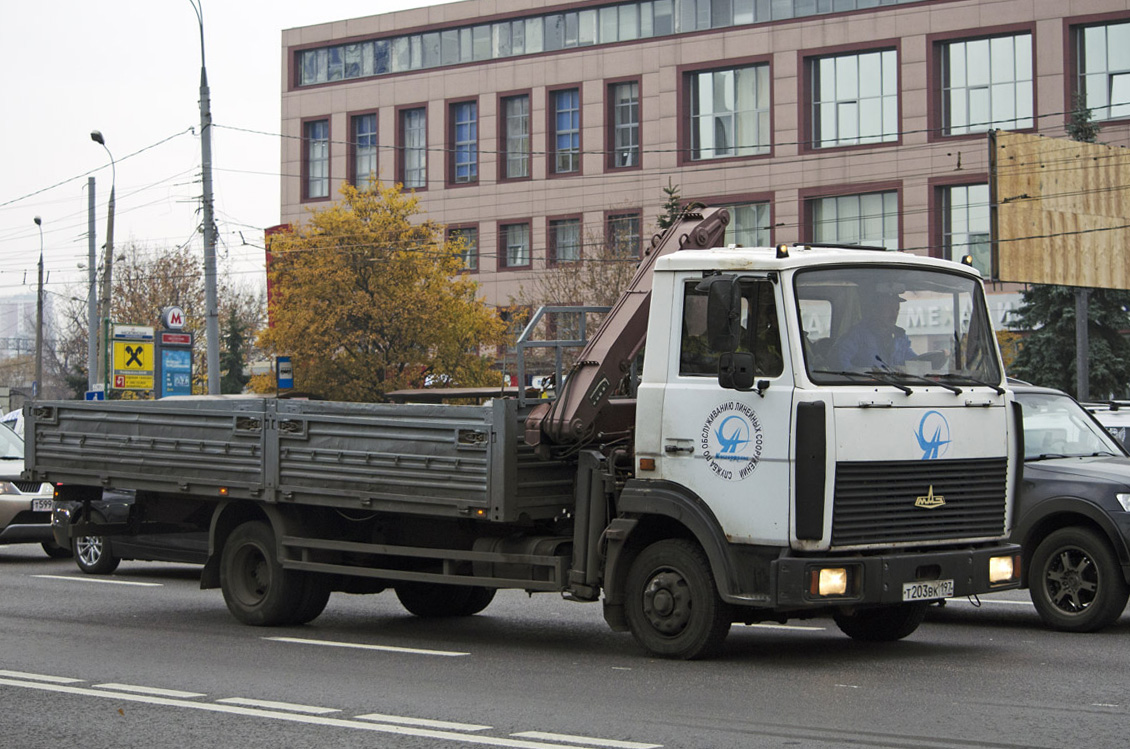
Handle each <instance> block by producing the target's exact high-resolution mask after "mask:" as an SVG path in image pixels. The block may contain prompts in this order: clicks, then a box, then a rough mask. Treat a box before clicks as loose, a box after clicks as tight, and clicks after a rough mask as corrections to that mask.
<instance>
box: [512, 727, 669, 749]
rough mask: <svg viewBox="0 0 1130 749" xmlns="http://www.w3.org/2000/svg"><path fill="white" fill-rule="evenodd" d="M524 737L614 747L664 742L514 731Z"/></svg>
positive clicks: (649, 748)
mask: <svg viewBox="0 0 1130 749" xmlns="http://www.w3.org/2000/svg"><path fill="white" fill-rule="evenodd" d="M510 735H511V736H517V737H518V738H522V739H543V740H545V741H561V742H568V743H570V744H582V745H584V746H607V747H613V748H614V749H659V747H661V746H663V745H662V744H640V743H638V742H636V741H617V740H616V739H594V738H589V737H588V736H570V735H569V734H567V733H544V732H542V731H523V732H522V733H512V734H510Z"/></svg>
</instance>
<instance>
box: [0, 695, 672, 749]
mask: <svg viewBox="0 0 1130 749" xmlns="http://www.w3.org/2000/svg"><path fill="white" fill-rule="evenodd" d="M0 684H3V685H7V686H12V687H23V688H24V689H38V690H40V691H43V692H57V693H60V694H73V695H80V696H83V697H101V698H112V699H115V700H119V701H120V702H139V703H143V704H147V705H162V706H165V707H184V708H188V709H190V710H202V711H205V712H213V713H225V714H228V715H245V716H249V717H254V718H273V719H275V720H281V721H287V722H290V723H303V724H306V725H315V726H329V727H332V728H355V729H359V730H363V731H372V732H373V733H385V734H392V735H396V736H412V737H417V738H426V739H438V740H441V741H454V742H457V743H463V744H480V745H483V746H502V747H507V748H508V749H561V744H559V743H557V744H546V743H542V742H540V741H533V740H530V741H524V740H518V739H512V738H504V737H501V736H476V735H474V734H470V733H454V732H450V731H436V730H431V729H426V728H413V727H409V726H394V725H389V724H387V723H368V722H365V721H359V720H350V719H348V718H328V717H325V716H321V715H300V714H298V713H284V712H279V711H275V710H263V709H261V708H253V707H242V706H240V705H221V704H217V703H215V702H191V701H187V700H174V699H170V698H168V697H150V696H148V695H143V694H130V693H128V692H109V691H106V690H104V689H90V688H87V687H75V686H69V685H64V684H43V683H39V682H33V681H17V680H15V679H5V678H0ZM548 735H555V734H548ZM621 743H623V742H621ZM637 746H640V747H646V748H647V749H655V748H656V747H660V746H662V744H638V745H637Z"/></svg>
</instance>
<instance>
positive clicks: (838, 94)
mask: <svg viewBox="0 0 1130 749" xmlns="http://www.w3.org/2000/svg"><path fill="white" fill-rule="evenodd" d="M897 63H898V61H897V57H896V54H895V51H894V50H893V49H888V50H883V51H881V52H864V53H861V54H852V55H837V56H835V57H822V58H819V59H817V60H814V61H813V64H812V68H811V70H812V125H813V133H812V140H813V145H814V146H815V147H816V148H832V147H836V146H855V145H861V144H866V143H883V142H887V141H894V140H898V135H899V134H898V70H897Z"/></svg>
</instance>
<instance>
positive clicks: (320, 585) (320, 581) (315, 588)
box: [288, 572, 330, 624]
mask: <svg viewBox="0 0 1130 749" xmlns="http://www.w3.org/2000/svg"><path fill="white" fill-rule="evenodd" d="M291 574H295V575H302V577H303V578H304V580H303V586H302V595H301V597H300V598H299V601H298V605H297V606H295V607H294V615H293V616H291V617H290V621H289V622H288V624H307V623H309V622H312V621H314V620H315V619H317V618H318V616H319V615H320V614H321V613H322V612H323V611H325V610H326V604H327V603H329V602H330V582H329V580H327V579H326V578H325V577H324V576H322V575H318V574H314V573H311V572H292V573H291Z"/></svg>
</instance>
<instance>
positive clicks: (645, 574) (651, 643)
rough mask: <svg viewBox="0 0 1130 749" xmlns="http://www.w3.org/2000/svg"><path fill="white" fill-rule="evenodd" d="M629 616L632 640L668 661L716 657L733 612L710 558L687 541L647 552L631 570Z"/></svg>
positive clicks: (655, 546) (662, 544) (627, 600)
mask: <svg viewBox="0 0 1130 749" xmlns="http://www.w3.org/2000/svg"><path fill="white" fill-rule="evenodd" d="M625 614H626V616H627V619H628V628H629V629H630V630H631V632H632V637H634V638H635V640H636V642H637V643H639V644H640V645H641V646H642V647H643V648H644V649H646V650H648V651H650V652H651V653H653V654H655V655H658V656H661V657H664V658H682V659H684V660H692V659H697V658H709V657H711V656H713V655H715V654H717V653H718V651H719V650H720V649H721V647H722V642H723V641H724V640H725V639H726V635H727V634H728V633H729V631H730V622H731V621H732V620H733V610H732V609H731V607H730V606H729V605H727V604H726V603H724V602H723V601H722V599H721V598H720V597H719V596H718V589H717V587H716V586H715V584H714V577H713V576H712V575H711V573H710V563H709V561H708V560H707V558H706V553H705V552H704V551H703V550H702V548H701V547H700V546H698V544H695V543H693V542H691V541H687V540H685V539H666V540H663V541H658V542H656V543H654V544H652V545H651V546H648V547H647V548H646V549H644V550H643V551H642V552H640V554H639V556H637V557H636V558H635V559H634V560H633V561H632V564H631V566H630V567H629V568H628V577H627V581H626V583H625Z"/></svg>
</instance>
